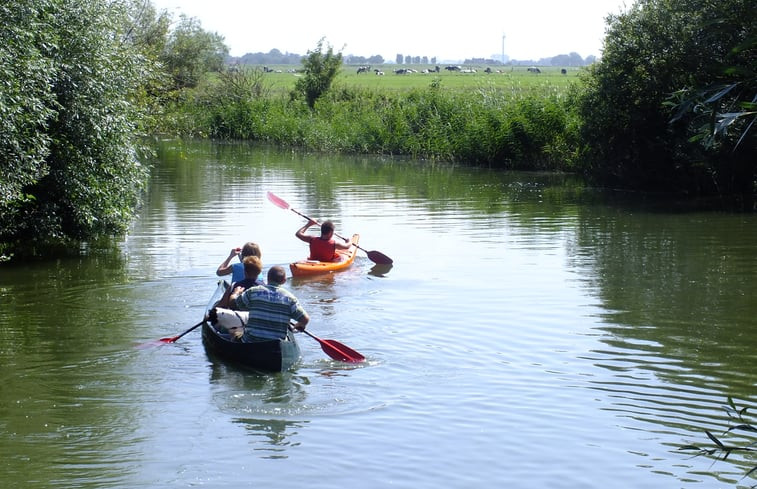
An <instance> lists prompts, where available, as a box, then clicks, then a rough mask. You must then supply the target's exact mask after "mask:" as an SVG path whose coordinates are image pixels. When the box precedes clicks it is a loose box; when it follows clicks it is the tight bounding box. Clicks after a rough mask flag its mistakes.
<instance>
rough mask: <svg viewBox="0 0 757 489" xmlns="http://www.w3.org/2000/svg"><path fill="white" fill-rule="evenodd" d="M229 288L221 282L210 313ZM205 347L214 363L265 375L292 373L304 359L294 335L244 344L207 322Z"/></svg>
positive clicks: (205, 322)
mask: <svg viewBox="0 0 757 489" xmlns="http://www.w3.org/2000/svg"><path fill="white" fill-rule="evenodd" d="M228 286H229V284H228V283H227V282H226V281H219V282H218V289H217V290H216V292H215V294H213V297H212V298H211V300H210V302H209V303H208V307H207V310H210V309H211V308H212V307H213V306H214V305H215V304H216V303H217V302H218V300H219V299H220V298H221V296H222V295H223V292H224V291H225V290H226V288H227V287H228ZM202 343H203V344H204V345H205V351H206V352H207V353H208V356H209V357H211V358H212V359H216V358H217V359H219V360H223V361H226V362H229V363H233V364H236V365H243V366H246V367H251V368H254V369H256V370H262V371H265V372H283V371H285V370H289V369H290V368H291V367H292V366H293V365H294V364H295V363H297V361H298V360H299V359H300V347H299V345H298V344H297V340H295V338H294V333H293V332H291V331H289V332H288V333H287V336H286V338H284V339H282V340H272V341H260V342H255V343H241V342H238V341H230V339H229V335H228V333H222V332H220V331H218V330H217V329H216V328H215V327H214V326H213V325H212V324H210V322H209V321H204V322H203V323H202Z"/></svg>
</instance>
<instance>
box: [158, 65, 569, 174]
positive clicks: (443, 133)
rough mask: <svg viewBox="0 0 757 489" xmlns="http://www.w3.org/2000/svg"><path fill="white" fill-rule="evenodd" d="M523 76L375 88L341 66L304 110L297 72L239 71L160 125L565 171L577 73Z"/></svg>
mask: <svg viewBox="0 0 757 489" xmlns="http://www.w3.org/2000/svg"><path fill="white" fill-rule="evenodd" d="M521 71H522V72H520V71H519V72H517V73H515V72H513V73H496V74H485V73H475V74H460V73H457V74H449V73H444V74H441V73H440V74H424V75H422V74H418V73H414V74H412V75H394V74H391V75H386V76H388V77H389V78H391V79H392V81H391V82H388V83H383V82H382V77H380V76H375V75H370V74H364V75H357V74H353V73H351V69H350V72H349V73H348V72H347V71H346V68H345V69H343V71H342V74H341V75H340V76H339V77H338V78H337V79H336V80H335V82H334V87H333V88H332V89H331V90H330V91H328V92H327V93H326V94H325V95H324V96H323V97H321V98H320V99H318V101H317V103H316V106H315V109H314V110H310V109H308V108H307V107H306V106H305V104H304V103H302V102H300V101H293V100H292V99H291V97H290V94H289V91H288V88H289V87H290V86H291V83H292V80H293V79H294V76H295V75H297V74H296V73H295V74H292V73H273V74H268V73H266V74H261V73H260V72H259V71H256V70H244V69H243V70H239V71H236V72H230V73H226V74H224V75H223V76H220V77H218V78H213V79H210V80H208V81H207V85H205V86H204V87H202V88H201V89H199V90H197V91H196V92H195V94H194V95H193V96H192V97H187V98H185V99H184V100H183V101H182V102H181V103H179V104H176V105H173V106H171V108H170V109H169V116H168V117H166V118H165V119H163V120H162V121H161V124H162V126H163V127H162V129H163V130H165V131H166V132H169V133H178V134H182V135H186V136H192V137H201V138H213V139H226V140H232V139H233V140H249V141H263V142H268V143H274V144H278V145H282V146H292V147H299V148H304V149H306V150H311V151H318V152H333V153H351V154H385V155H409V156H413V157H416V158H422V159H430V160H441V161H448V162H462V163H466V164H473V165H487V166H490V167H496V168H506V169H526V170H534V169H541V170H544V169H549V170H561V171H570V170H572V169H573V165H574V163H575V161H574V158H573V156H574V155H575V154H576V152H577V141H578V139H577V137H578V136H577V127H578V121H577V119H576V115H575V97H574V92H575V87H576V86H577V85H578V84H579V81H578V80H579V78H578V76H577V72H576V71H575V70H574V71H573V72H572V73H571V75H570V77H569V76H567V75H566V76H563V75H558V76H553V75H554V74H553V73H550V74H545V77H543V78H539V75H534V74H533V73H528V72H526V71H525V69H524V70H521ZM369 77H372V78H369ZM385 79H386V77H384V78H383V80H385ZM282 87H284V89H282Z"/></svg>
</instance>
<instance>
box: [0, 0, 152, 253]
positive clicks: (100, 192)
mask: <svg viewBox="0 0 757 489" xmlns="http://www.w3.org/2000/svg"><path fill="white" fill-rule="evenodd" d="M0 22H2V25H3V29H2V30H0V51H2V56H0V73H1V74H2V80H3V82H4V83H3V88H2V90H0V114H2V120H3V123H4V128H5V129H4V131H3V133H2V134H1V135H0V147H1V148H2V151H0V176H1V177H2V178H1V179H0V191H1V192H2V193H0V255H3V254H7V253H10V252H12V250H14V249H21V248H23V249H24V250H26V251H29V249H30V248H32V247H31V246H30V245H29V243H40V244H41V245H44V244H46V243H49V242H51V241H57V242H62V241H66V240H70V239H82V238H92V237H96V236H99V235H103V234H112V233H117V232H121V231H123V230H124V229H125V227H126V226H127V225H128V223H129V222H130V219H131V217H132V215H133V212H134V210H135V208H136V205H137V202H138V200H139V197H140V194H141V191H142V189H143V186H144V183H145V181H146V169H145V168H144V167H143V166H141V165H140V164H139V162H138V160H137V154H138V152H139V149H140V146H139V143H138V140H137V138H138V137H139V133H138V121H139V119H140V108H141V107H140V106H139V104H138V103H137V102H136V100H138V99H137V93H138V92H139V91H140V88H141V86H142V85H141V84H142V83H143V82H144V80H149V79H150V78H151V77H152V76H153V71H152V70H151V68H152V67H151V65H150V63H149V62H148V61H147V58H146V57H145V56H144V54H143V52H142V51H140V50H137V49H136V48H135V44H134V43H133V42H130V40H129V39H130V35H131V34H130V29H131V28H132V27H133V25H134V23H133V19H132V18H130V16H129V11H128V9H127V8H126V5H125V4H124V3H112V2H107V1H104V0H19V1H15V2H10V3H7V4H3V5H2V7H0Z"/></svg>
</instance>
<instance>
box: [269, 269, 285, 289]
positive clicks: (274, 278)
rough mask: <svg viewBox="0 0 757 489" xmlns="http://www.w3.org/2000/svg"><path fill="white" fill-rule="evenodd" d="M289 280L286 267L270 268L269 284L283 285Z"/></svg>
mask: <svg viewBox="0 0 757 489" xmlns="http://www.w3.org/2000/svg"><path fill="white" fill-rule="evenodd" d="M286 281H287V272H286V270H284V267H281V266H278V265H276V266H273V267H271V268H270V269H269V270H268V285H281V284H284V283H286Z"/></svg>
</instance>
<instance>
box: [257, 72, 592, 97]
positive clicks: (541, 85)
mask: <svg viewBox="0 0 757 489" xmlns="http://www.w3.org/2000/svg"><path fill="white" fill-rule="evenodd" d="M440 67H441V71H440V72H439V73H436V72H430V73H423V70H428V69H430V68H433V66H431V65H381V66H379V67H372V68H371V71H369V72H367V73H360V74H358V73H357V69H358V67H357V66H351V65H348V66H343V67H342V72H341V73H340V74H339V75H338V76H337V78H336V80H335V86H336V87H339V86H345V87H358V88H365V89H369V90H376V91H407V90H410V89H414V88H426V87H428V86H429V85H431V84H432V83H438V84H439V85H440V86H441V87H442V88H443V89H445V90H452V91H456V90H461V91H464V90H501V91H509V92H514V93H523V94H528V93H555V92H556V93H561V92H563V91H564V90H566V89H567V87H568V86H570V85H571V84H573V83H578V82H579V76H578V75H579V74H580V73H581V72H582V71H583V70H584V69H585V68H579V67H566V68H564V69H565V71H566V73H565V74H563V73H561V70H562V69H563V68H561V67H559V66H556V67H555V66H550V67H539V70H540V71H541V73H532V72H529V71H527V68H528V67H527V66H513V67H510V66H505V67H498V68H497V67H492V68H491V69H492V73H486V72H485V71H484V70H485V69H486V66H466V67H465V68H472V69H474V70H476V72H475V73H461V72H456V71H448V70H446V69H444V66H443V65H440ZM258 68H259V67H258ZM269 68H270V69H271V70H273V71H272V72H269V73H265V80H267V81H268V82H269V83H270V86H271V88H272V90H273V91H276V92H278V91H282V92H286V91H289V90H290V89H291V88H292V87H293V86H294V82H295V80H296V79H297V77H298V76H300V75H299V74H298V73H291V72H289V71H288V70H292V68H293V67H292V66H291V65H288V66H269ZM297 68H299V66H298V67H297ZM374 68H375V69H380V70H383V73H384V75H377V74H376V73H374V71H373V69H374ZM400 68H411V69H413V70H415V71H416V72H415V73H407V74H403V75H398V74H396V73H394V70H396V69H400ZM497 70H500V71H499V72H498V71H497Z"/></svg>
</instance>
